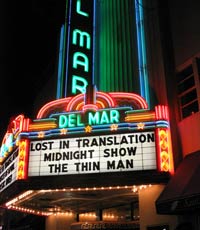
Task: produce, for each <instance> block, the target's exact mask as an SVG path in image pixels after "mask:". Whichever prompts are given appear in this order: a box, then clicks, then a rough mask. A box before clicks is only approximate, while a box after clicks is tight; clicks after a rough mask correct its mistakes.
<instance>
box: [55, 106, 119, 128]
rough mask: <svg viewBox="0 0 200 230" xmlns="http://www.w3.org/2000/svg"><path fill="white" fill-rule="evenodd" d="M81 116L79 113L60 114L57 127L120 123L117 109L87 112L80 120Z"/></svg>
mask: <svg viewBox="0 0 200 230" xmlns="http://www.w3.org/2000/svg"><path fill="white" fill-rule="evenodd" d="M82 119H83V118H82V116H81V114H79V113H69V114H61V115H60V116H59V118H58V124H59V128H61V129H62V128H74V127H83V126H84V125H85V124H89V125H104V124H113V123H120V113H119V111H118V110H103V111H97V112H88V114H87V118H86V119H85V118H84V121H85V124H84V123H83V122H82Z"/></svg>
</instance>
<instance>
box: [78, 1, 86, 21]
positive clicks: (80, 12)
mask: <svg viewBox="0 0 200 230" xmlns="http://www.w3.org/2000/svg"><path fill="white" fill-rule="evenodd" d="M76 12H77V13H78V14H81V15H83V16H85V17H88V16H89V14H88V13H86V12H83V11H81V0H77V2H76Z"/></svg>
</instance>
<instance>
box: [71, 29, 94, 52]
mask: <svg viewBox="0 0 200 230" xmlns="http://www.w3.org/2000/svg"><path fill="white" fill-rule="evenodd" d="M78 35H79V46H80V47H84V38H86V48H87V49H90V48H91V38H90V35H89V34H88V33H87V32H85V31H81V30H78V29H75V30H74V31H73V35H72V44H73V45H77V43H78Z"/></svg>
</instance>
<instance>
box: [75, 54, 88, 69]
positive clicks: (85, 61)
mask: <svg viewBox="0 0 200 230" xmlns="http://www.w3.org/2000/svg"><path fill="white" fill-rule="evenodd" d="M79 58H81V59H83V60H80V59H79ZM78 65H81V66H83V67H84V71H85V72H88V71H89V60H88V57H87V55H85V54H84V53H81V52H75V53H74V55H73V68H74V69H77V68H78Z"/></svg>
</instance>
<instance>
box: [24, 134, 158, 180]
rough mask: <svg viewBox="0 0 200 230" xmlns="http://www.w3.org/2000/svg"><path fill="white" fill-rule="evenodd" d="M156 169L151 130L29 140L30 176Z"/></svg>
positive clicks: (153, 140) (153, 137)
mask: <svg viewBox="0 0 200 230" xmlns="http://www.w3.org/2000/svg"><path fill="white" fill-rule="evenodd" d="M147 169H156V148H155V135H154V132H144V133H143V132H142V133H134V134H116V135H101V136H91V137H77V138H65V139H58V140H57V139H52V140H50V141H46V140H44V141H31V144H30V155H29V172H28V175H29V176H46V175H48V176H49V175H63V174H79V173H101V172H102V173H103V172H118V171H135V170H147Z"/></svg>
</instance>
